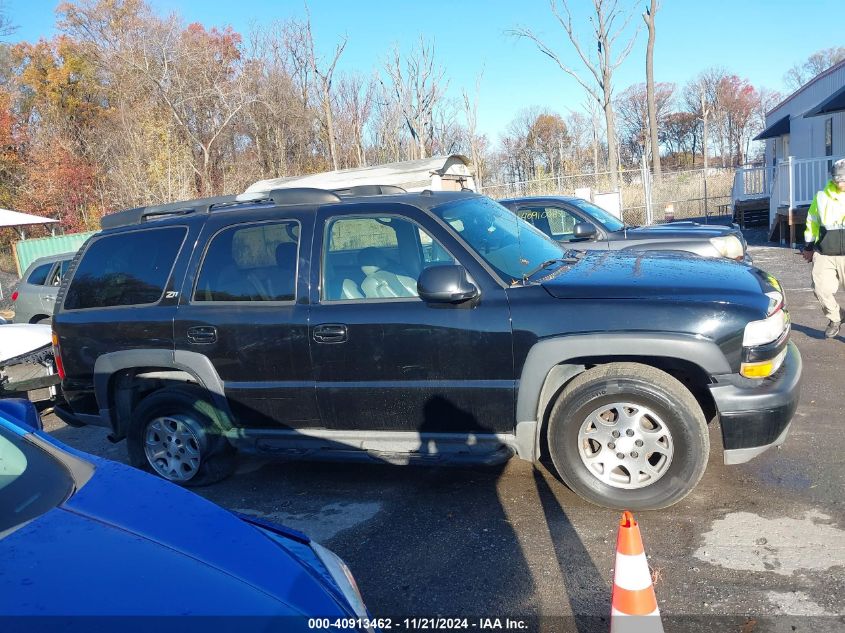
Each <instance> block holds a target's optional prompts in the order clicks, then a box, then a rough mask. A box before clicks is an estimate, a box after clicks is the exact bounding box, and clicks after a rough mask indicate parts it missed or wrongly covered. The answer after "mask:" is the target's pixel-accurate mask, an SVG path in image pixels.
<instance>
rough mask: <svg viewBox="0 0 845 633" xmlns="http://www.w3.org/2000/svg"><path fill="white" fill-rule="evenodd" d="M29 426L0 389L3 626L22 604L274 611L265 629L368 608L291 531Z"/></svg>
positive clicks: (347, 616)
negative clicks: (223, 506) (78, 447)
mask: <svg viewBox="0 0 845 633" xmlns="http://www.w3.org/2000/svg"><path fill="white" fill-rule="evenodd" d="M41 429H42V427H41V420H40V418H39V417H38V414H37V413H36V411H35V409H34V407H33V406H32V404H31V403H30V402H28V401H24V400H0V628H2V629H3V630H9V629H8V628H7V627H6V626H4V625H3V622H4V621H5V622H6V624H9V622H11V621H18V622H19V623H20V622H24V621H27V620H30V622H29V624H33V623H34V622H33V621H31V618H29V617H28V616H33V615H38V616H62V617H66V616H86V617H90V616H139V615H145V616H177V615H178V616H183V615H189V616H250V618H249V621H250V622H252V623H253V624H256V623H257V622H259V621H263V620H264V619H269V620H267V621H268V622H271V623H272V622H276V620H275V619H276V618H284V620H280V621H279V622H283V623H284V626H283V627H282V629H280V628H279V627H278V626H275V625H273V626H270V627H269V628H267V627H259V628H264V629H266V630H292V629H293V630H296V629H302V630H307V629H309V628H312V629H313V628H314V626H315V623H314V621H313V618H321V619H322V621H323V622H326V621H334V620H336V619H338V618H340V619H342V620H343V621H344V622H350V621H354V622H357V621H359V619H361V620H366V619H367V618H368V616H367V610H366V607H365V606H364V603H363V600H362V599H361V595H360V593H359V592H358V589H357V586H356V584H355V580H354V579H353V577H352V575H351V573H350V571H349V569H348V568H347V566H346V565H345V564H344V563H343V561H342V560H341V559H340V558H338V557H337V556H336V555H335V554H333V553H332V552H330V551H329V550H327V549H326V548H324V547H322V546H320V545H319V544H317V543H315V542H313V541H310V540H309V539H308V537H307V536H305V535H304V534H301V533H299V532H296V531H294V530H290V529H287V528H284V527H281V526H278V525H274V524H270V523H266V522H263V521H259V520H256V519H253V518H250V517H246V516H241V515H235V514H233V513H231V512H229V511H227V510H225V509H223V508H221V507H219V506H217V505H215V504H213V503H211V502H209V501H206V500H205V499H203V498H202V497H199V496H197V495H195V494H193V493H191V492H189V491H187V490H184V489H182V488H180V487H179V486H176V485H174V484H171V483H168V482H166V481H164V480H162V479H159V478H157V477H153V476H151V475H147V474H145V473H143V472H141V471H138V470H135V469H133V468H129V467H128V466H124V465H122V464H117V463H115V462H111V461H108V460H104V459H100V458H97V457H94V456H92V455H88V454H86V453H81V452H79V451H76V450H73V449H71V448H69V447H68V446H65V445H64V444H61V443H60V442H58V441H56V440H55V439H53V438H52V437H50V436H49V435H47V434H46V433H44V432H43V431H42V430H41ZM17 616H27V617H21V618H18V620H15V618H16V617H17ZM255 616H261V617H258V618H256V617H255ZM291 616H293V617H291ZM309 619H311V620H312V621H311V622H310V627H309ZM367 626H368V625H367V624H366V622H364V623H363V627H367ZM13 628H15V627H13ZM22 628H23V629H24V630H32V629H31V627H28V626H27V627H22ZM239 628H241V629H242V628H243V627H239ZM246 628H255V627H254V626H253V627H249V626H248V627H246ZM344 628H349V626H348V625H347V626H346V627H344ZM353 628H354V627H353ZM92 630H93V629H92Z"/></svg>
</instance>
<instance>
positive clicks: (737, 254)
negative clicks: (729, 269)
mask: <svg viewBox="0 0 845 633" xmlns="http://www.w3.org/2000/svg"><path fill="white" fill-rule="evenodd" d="M710 243H711V244H712V245H713V248H715V249H716V250H717V251H718V253H719V255H721V256H722V257H727V258H728V259H734V260H737V261H742V258H743V257H744V256H745V250H744V249H743V248H742V242H740V241H739V238H738V237H737V236H736V235H723V236H722V237H711V238H710Z"/></svg>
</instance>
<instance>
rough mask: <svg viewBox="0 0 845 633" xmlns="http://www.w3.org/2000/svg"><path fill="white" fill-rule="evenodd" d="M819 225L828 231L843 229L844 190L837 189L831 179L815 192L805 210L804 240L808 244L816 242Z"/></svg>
mask: <svg viewBox="0 0 845 633" xmlns="http://www.w3.org/2000/svg"><path fill="white" fill-rule="evenodd" d="M821 227H825V228H826V229H827V230H828V231H835V230H837V229H845V191H839V187H837V186H836V183H834V182H833V181H832V180H831V181H830V182H828V183H827V185H826V186H825V188H824V189H822V190H821V191H819V192H818V193H817V194H816V197H815V198H813V203H812V204H811V205H810V210H809V211H807V225H806V229H805V230H804V241H805V242H807V243H808V244H812V243H813V242H818V241H819V229H820V228H821Z"/></svg>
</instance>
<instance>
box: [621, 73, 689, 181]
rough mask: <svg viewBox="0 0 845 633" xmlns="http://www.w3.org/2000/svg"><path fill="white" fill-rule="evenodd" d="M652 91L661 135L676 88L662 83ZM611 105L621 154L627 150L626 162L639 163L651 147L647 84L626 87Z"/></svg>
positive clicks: (656, 120) (656, 119)
mask: <svg viewBox="0 0 845 633" xmlns="http://www.w3.org/2000/svg"><path fill="white" fill-rule="evenodd" d="M652 92H653V95H652V96H653V98H654V103H655V122H656V123H657V129H658V133H660V132H662V131H663V128H664V126H665V123H666V117H667V115H668V113H669V109H670V108H671V106H672V98H673V95H674V92H675V85H674V84H671V83H662V82H661V83H658V84H657V85H656V86H654V88H653V90H652ZM614 105H615V107H616V114H617V116H618V118H619V128H620V130H621V133H620V137H621V140H622V143H623V147H622V149H623V153H624V151H627V153H628V156H627V158H628V159H629V160H631V161H632V162H639V160H640V157H641V156H643V155H647V152H648V147H649V145H650V144H651V140H650V135H651V130H650V125H649V108H648V105H649V104H648V89H647V87H646V85H645V84H641V83H640V84H633V85H631V86H628V88H626V89H625V90H623V91H622V92H621V93H620V94H619V96H617V97H615V98H614ZM655 176H656V175H655Z"/></svg>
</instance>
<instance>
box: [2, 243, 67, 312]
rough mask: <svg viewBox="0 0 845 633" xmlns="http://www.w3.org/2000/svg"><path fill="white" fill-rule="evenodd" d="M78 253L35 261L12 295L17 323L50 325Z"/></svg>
mask: <svg viewBox="0 0 845 633" xmlns="http://www.w3.org/2000/svg"><path fill="white" fill-rule="evenodd" d="M74 254H75V253H62V254H60V255H49V256H47V257H40V258H38V259H36V260H35V261H34V262H32V263H31V264H30V265H29V267H28V268H27V269H26V271H25V272H24V274H23V276H22V277H21V282H20V283H19V284H18V287H17V288H16V289H15V291H14V292H13V293H12V301H14V309H15V318H14V321H13V322H14V323H50V322H51V321H52V320H53V308H54V307H55V305H56V293H57V292H58V291H59V285H60V284H61V283H62V276H63V275H64V274H65V270H67V267H68V264H70V260H71V259H73V256H74Z"/></svg>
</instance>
